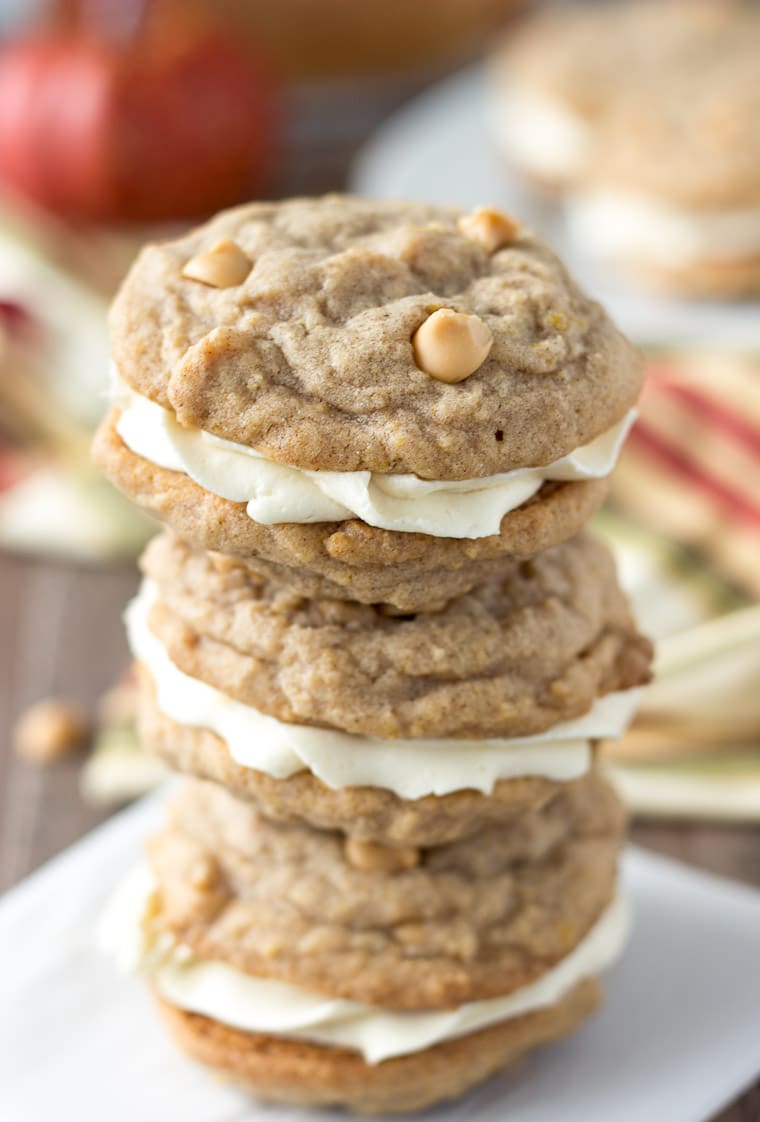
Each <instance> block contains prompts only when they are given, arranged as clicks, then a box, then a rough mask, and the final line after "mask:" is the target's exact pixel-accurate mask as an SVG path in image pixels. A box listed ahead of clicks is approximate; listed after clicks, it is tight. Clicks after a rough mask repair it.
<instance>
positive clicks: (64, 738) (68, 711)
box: [13, 698, 90, 764]
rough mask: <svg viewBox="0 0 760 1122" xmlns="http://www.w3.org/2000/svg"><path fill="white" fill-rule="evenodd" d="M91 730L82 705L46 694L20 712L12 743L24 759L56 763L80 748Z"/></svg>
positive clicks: (42, 762)
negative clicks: (44, 698)
mask: <svg viewBox="0 0 760 1122" xmlns="http://www.w3.org/2000/svg"><path fill="white" fill-rule="evenodd" d="M89 732H90V722H89V720H88V718H87V715H86V714H85V713H84V712H83V711H82V710H81V709H79V708H78V707H77V706H75V705H71V704H69V703H68V702H65V701H59V700H58V699H56V698H47V699H46V700H44V701H38V702H37V703H36V704H34V705H31V706H30V707H29V708H28V709H27V710H25V712H24V713H22V714H21V716H20V717H19V719H18V721H17V722H16V725H15V727H14V729H13V746H14V749H15V751H16V752H17V753H18V755H19V756H22V757H23V758H24V759H25V760H33V761H35V762H36V763H41V764H48V763H55V762H56V760H62V759H64V758H65V757H66V756H70V755H72V754H73V753H74V752H78V751H80V749H82V748H83V747H84V745H85V742H86V740H87V737H88V735H89Z"/></svg>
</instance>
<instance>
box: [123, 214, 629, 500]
mask: <svg viewBox="0 0 760 1122" xmlns="http://www.w3.org/2000/svg"><path fill="white" fill-rule="evenodd" d="M464 217H465V216H464V215H462V213H461V212H460V211H457V210H456V209H453V208H448V207H433V206H425V205H422V204H412V203H384V202H378V201H374V200H365V199H358V198H350V197H347V196H325V197H324V198H321V199H296V200H290V201H286V202H281V203H255V204H251V205H249V206H245V207H240V208H237V209H235V210H230V211H226V212H223V213H222V214H220V215H217V216H216V217H215V218H213V219H212V220H211V221H210V222H208V223H207V224H206V225H205V226H202V227H199V228H198V229H196V230H194V231H192V232H191V233H190V234H187V235H185V236H184V237H183V238H181V239H179V240H177V241H175V242H168V243H164V244H162V245H154V246H148V247H147V248H146V249H144V250H143V251H142V253H141V255H140V256H139V257H138V259H137V261H136V263H135V265H134V266H133V268H132V270H131V271H130V273H129V275H128V276H127V278H126V280H125V281H124V284H123V285H122V288H121V291H120V293H119V295H118V296H117V298H116V300H115V302H114V305H113V308H112V312H111V320H110V325H111V346H112V354H113V358H114V362H115V364H116V367H117V369H118V372H119V375H120V377H121V378H122V379H123V380H124V382H126V383H127V385H128V386H129V387H130V388H131V389H132V390H134V391H135V392H136V393H137V394H138V395H140V396H143V397H147V398H148V399H150V400H151V401H153V402H155V403H157V404H158V405H160V406H162V407H163V408H164V409H166V410H168V411H170V412H171V413H172V414H173V415H174V416H175V417H176V419H177V420H178V422H179V424H180V425H181V426H183V427H184V428H196V429H201V430H204V431H206V432H209V433H212V434H213V435H215V436H216V437H220V438H223V439H225V440H228V441H231V442H234V443H236V444H238V445H242V446H244V447H247V448H252V449H255V450H256V451H257V452H258V453H259V454H260V455H261V456H263V457H266V458H268V459H271V460H274V461H276V462H277V463H280V464H287V465H289V466H291V467H294V468H298V469H302V470H310V471H316V472H332V471H335V472H357V471H369V472H376V473H378V474H380V475H387V474H391V475H398V474H414V475H417V476H418V477H420V478H421V479H425V480H468V479H473V478H479V477H483V476H491V475H495V474H498V473H503V472H507V471H511V470H514V469H516V468H525V467H531V466H534V465H538V466H540V465H545V464H549V463H551V462H553V461H555V460H557V459H559V458H560V457H562V456H565V455H567V454H568V453H570V452H572V451H573V450H574V449H576V448H579V447H581V446H584V445H586V444H588V443H589V442H590V441H592V440H593V439H594V438H595V437H597V436H599V435H600V433H602V432H604V431H606V430H608V429H610V428H611V427H612V426H613V425H615V424H616V423H617V422H619V421H620V420H621V418H622V417H623V416H624V414H625V413H626V411H627V410H628V409H630V408H631V406H632V405H633V404H634V403H635V400H636V397H637V395H638V392H639V388H640V381H641V374H640V364H639V360H638V357H637V355H636V353H635V352H634V351H633V349H632V348H631V347H630V346H629V344H628V343H627V342H626V341H625V339H624V338H623V337H622V336H621V335H620V334H619V332H618V331H617V330H616V329H615V327H614V326H613V324H612V323H611V321H610V320H609V319H608V318H607V316H606V314H605V313H604V312H603V310H602V309H601V307H600V306H599V305H598V304H595V303H593V302H592V301H590V300H589V299H588V298H587V297H586V296H585V295H584V294H583V293H582V292H581V290H580V289H579V288H578V287H577V286H576V285H575V284H574V283H573V281H572V280H571V279H570V278H569V276H568V275H567V273H566V271H565V269H564V268H563V266H562V265H561V263H560V262H559V261H558V259H557V258H556V257H555V256H554V255H553V254H552V253H551V251H550V250H549V249H548V248H547V247H546V246H545V245H544V244H543V243H542V242H540V241H539V240H538V239H536V238H535V237H534V236H533V235H531V234H530V233H529V232H527V231H525V230H523V229H521V228H520V227H518V226H517V225H516V224H513V223H512V222H511V220H510V221H509V226H508V227H507V228H506V230H505V232H504V233H503V234H501V235H499V234H498V233H497V235H496V240H495V241H494V240H491V239H490V238H489V236H488V231H490V228H491V224H490V223H489V221H488V220H486V227H485V229H486V232H485V234H484V233H482V232H480V227H476V228H475V229H473V228H471V227H469V226H467V225H462V224H461V220H462V219H463V218H464ZM484 237H485V238H486V240H485V241H484ZM220 240H222V241H225V240H229V241H231V242H233V243H234V245H235V246H236V247H238V249H239V250H240V251H242V253H243V255H244V256H245V258H246V260H247V261H248V271H247V272H246V275H245V276H244V277H242V278H241V279H239V280H238V282H237V283H235V284H225V285H224V286H223V287H216V286H215V285H214V284H213V283H212V284H209V283H199V282H198V281H197V280H195V279H193V278H192V277H188V276H187V269H188V262H189V261H192V260H194V259H197V257H198V255H199V254H204V253H208V252H209V251H211V250H212V249H213V247H214V246H216V245H217V244H218V243H219V241H220ZM236 279H237V278H236ZM438 309H450V310H453V311H455V312H459V313H461V314H465V315H471V316H473V315H474V316H476V317H477V318H478V320H479V321H480V325H481V326H482V327H483V328H484V329H487V332H488V334H490V336H491V343H490V345H489V347H488V349H487V353H486V355H485V356H484V358H483V359H482V361H481V362H480V363H478V364H477V366H475V368H474V369H473V371H472V372H471V373H470V375H469V376H468V377H467V378H466V379H464V380H463V381H459V382H457V383H456V384H453V385H452V384H449V383H448V382H446V381H441V380H440V378H441V377H443V375H441V374H439V373H434V374H430V373H428V372H427V371H426V369H424V368H421V367H420V364H419V354H415V346H414V345H413V336H415V333H416V332H417V330H418V328H420V327H421V326H422V325H423V324H424V323H426V321H428V320H429V319H430V317H431V314H433V312H434V311H435V310H438ZM440 346H442V347H443V348H444V349H449V351H451V348H452V347H453V346H454V342H453V341H452V339H451V338H450V337H449V336H446V337H445V338H444V337H442V338H441V340H440ZM499 432H501V433H502V438H501V439H499V437H498V436H497V433H499Z"/></svg>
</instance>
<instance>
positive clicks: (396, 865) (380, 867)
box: [346, 838, 420, 873]
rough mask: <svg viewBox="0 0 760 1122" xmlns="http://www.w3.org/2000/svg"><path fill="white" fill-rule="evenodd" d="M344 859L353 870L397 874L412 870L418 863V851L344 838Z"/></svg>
mask: <svg viewBox="0 0 760 1122" xmlns="http://www.w3.org/2000/svg"><path fill="white" fill-rule="evenodd" d="M346 859H347V861H348V863H349V865H353V867H354V868H355V869H366V870H367V871H368V872H373V873H380V872H382V873H399V872H401V871H402V870H403V869H413V868H414V867H415V866H416V865H419V863H420V853H419V850H418V849H412V848H410V847H408V846H407V847H405V848H403V849H394V848H393V847H392V846H388V845H378V844H377V843H376V842H374V843H373V842H366V841H360V840H359V839H358V838H346Z"/></svg>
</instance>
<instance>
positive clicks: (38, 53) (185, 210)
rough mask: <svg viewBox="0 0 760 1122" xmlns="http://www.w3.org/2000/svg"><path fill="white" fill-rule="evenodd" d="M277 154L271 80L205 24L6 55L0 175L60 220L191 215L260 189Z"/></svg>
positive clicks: (70, 32) (58, 40)
mask: <svg viewBox="0 0 760 1122" xmlns="http://www.w3.org/2000/svg"><path fill="white" fill-rule="evenodd" d="M174 11H175V12H176V8H175V9H174ZM276 149H277V112H276V108H275V97H274V93H273V89H272V85H271V82H270V80H269V79H268V77H267V75H266V71H265V69H264V68H263V67H262V66H261V65H260V64H259V63H257V62H256V61H255V60H254V59H253V58H252V56H251V53H250V50H249V49H248V48H246V49H245V50H243V49H241V48H239V47H238V45H237V44H236V42H235V41H234V40H233V39H232V38H231V37H230V36H229V35H228V34H226V33H225V32H223V31H222V30H221V29H218V28H214V27H212V26H211V25H210V24H203V23H197V22H195V21H192V20H191V21H188V20H187V19H184V18H182V16H181V15H174V17H173V18H171V19H169V18H164V19H162V20H160V21H153V22H152V23H151V24H150V25H149V26H139V27H138V28H137V29H136V30H135V31H133V33H131V34H130V35H129V36H128V37H127V38H126V39H125V38H124V37H123V36H118V35H117V36H109V35H108V34H106V33H105V28H104V27H98V26H96V27H93V26H92V25H91V24H89V23H88V21H82V23H81V24H80V25H78V26H77V25H75V26H69V27H66V28H58V29H51V30H48V31H47V32H43V33H40V34H38V35H37V36H35V37H32V38H28V39H24V40H19V41H15V42H10V43H9V44H7V45H6V46H5V47H4V48H3V49H2V50H1V51H0V178H2V179H3V180H4V181H5V183H6V185H7V186H8V187H9V188H11V189H12V190H15V191H17V192H20V193H21V194H23V195H25V196H26V197H28V198H31V199H32V200H34V201H35V202H36V203H38V204H40V205H41V206H43V207H45V208H47V209H49V210H51V211H53V212H55V213H57V214H60V215H62V216H65V217H67V218H71V219H85V220H95V221H122V220H133V221H161V220H166V219H173V218H195V217H198V216H201V215H204V214H207V213H209V212H211V211H213V210H216V209H218V208H219V207H221V206H225V205H227V204H229V203H233V202H237V201H239V200H241V199H243V198H246V197H248V196H250V195H251V194H252V193H255V192H256V191H257V190H259V189H261V187H262V186H263V184H264V183H265V182H266V180H267V179H268V178H269V175H270V174H271V171H272V164H273V161H274V154H275V152H276Z"/></svg>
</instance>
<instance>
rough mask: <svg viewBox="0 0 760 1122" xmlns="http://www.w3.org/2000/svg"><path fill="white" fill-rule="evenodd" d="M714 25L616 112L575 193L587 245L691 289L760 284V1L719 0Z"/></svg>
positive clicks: (727, 291)
mask: <svg viewBox="0 0 760 1122" xmlns="http://www.w3.org/2000/svg"><path fill="white" fill-rule="evenodd" d="M714 8H715V13H714V16H713V19H712V21H711V27H712V31H713V34H712V36H711V37H710V39H709V40H708V41H704V42H702V41H700V43H699V44H697V45H695V49H694V50H693V51H692V52H691V53H688V54H686V53H685V54H684V55H683V56H681V57H680V58H679V59H678V60H676V62H674V65H673V66H672V68H671V70H670V72H669V73H668V75H667V77H666V78H665V77H663V78H662V80H660V81H658V82H655V83H652V84H651V85H650V86H648V87H646V88H642V89H639V90H637V91H636V92H635V95H634V94H629V95H628V96H627V97H622V98H620V99H619V100H618V101H617V102H614V103H613V104H612V105H611V106H610V107H609V108H608V111H607V115H606V118H605V121H604V123H603V126H602V127H601V128H600V132H599V137H600V143H599V147H598V151H597V153H596V155H595V157H594V159H593V160H592V161H591V163H590V165H589V167H588V170H587V174H586V176H585V179H584V182H583V183H582V185H581V186H580V187H579V189H578V192H577V196H574V197H571V198H570V199H569V200H568V204H567V217H568V222H569V226H570V231H571V233H572V234H573V235H574V236H575V238H576V240H577V241H578V243H579V245H582V246H583V247H584V249H585V250H587V251H588V252H591V253H594V254H595V255H597V256H600V257H605V258H607V259H609V260H611V261H614V262H618V263H621V264H623V265H625V266H627V267H628V268H629V270H630V271H631V272H632V273H634V274H637V275H640V276H642V277H644V278H645V279H649V278H651V279H652V281H653V283H655V284H657V285H659V287H662V288H669V289H672V290H673V291H676V292H684V293H686V294H689V295H696V296H705V295H716V296H720V297H731V296H748V295H752V294H754V293H757V292H758V291H760V287H759V276H760V268H759V266H758V262H759V261H760V125H759V124H758V121H759V120H760V92H759V90H758V82H757V58H758V53H759V52H760V12H758V10H757V9H756V8H755V6H754V5H731V4H727V5H725V6H723V5H715V6H714Z"/></svg>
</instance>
